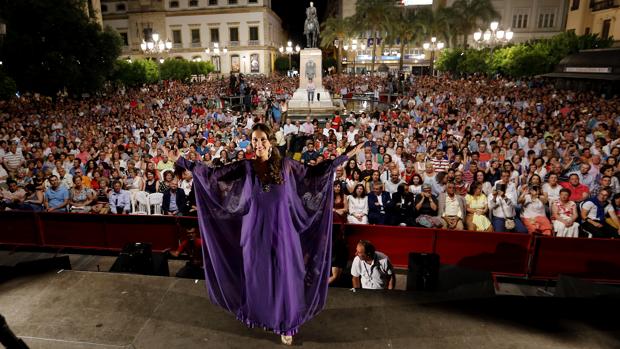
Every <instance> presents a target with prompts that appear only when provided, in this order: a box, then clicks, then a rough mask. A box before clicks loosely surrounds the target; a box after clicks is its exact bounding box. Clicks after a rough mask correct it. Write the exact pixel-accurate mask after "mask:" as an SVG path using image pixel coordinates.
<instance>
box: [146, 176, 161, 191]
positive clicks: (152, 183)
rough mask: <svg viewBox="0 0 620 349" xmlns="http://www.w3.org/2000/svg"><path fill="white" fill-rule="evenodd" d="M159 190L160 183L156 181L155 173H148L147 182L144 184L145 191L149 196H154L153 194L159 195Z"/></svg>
mask: <svg viewBox="0 0 620 349" xmlns="http://www.w3.org/2000/svg"><path fill="white" fill-rule="evenodd" d="M158 188H159V181H158V180H157V179H155V172H153V171H147V172H146V181H145V182H144V191H145V192H147V193H149V194H153V193H157V189H158Z"/></svg>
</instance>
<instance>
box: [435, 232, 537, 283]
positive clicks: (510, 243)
mask: <svg viewBox="0 0 620 349" xmlns="http://www.w3.org/2000/svg"><path fill="white" fill-rule="evenodd" d="M530 243H531V236H530V235H527V234H512V233H483V232H473V231H447V230H438V231H437V242H436V245H435V253H437V254H438V255H439V261H440V263H441V264H453V265H458V266H462V267H466V268H470V269H477V270H484V271H490V272H495V273H508V274H523V275H525V274H526V272H527V264H528V257H529V247H530Z"/></svg>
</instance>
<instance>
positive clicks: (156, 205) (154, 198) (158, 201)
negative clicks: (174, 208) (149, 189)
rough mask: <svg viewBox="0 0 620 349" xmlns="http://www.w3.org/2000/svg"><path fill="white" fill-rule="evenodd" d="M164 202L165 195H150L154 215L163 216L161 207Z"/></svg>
mask: <svg viewBox="0 0 620 349" xmlns="http://www.w3.org/2000/svg"><path fill="white" fill-rule="evenodd" d="M163 202H164V194H162V193H153V194H149V205H150V206H152V207H153V213H151V214H153V215H161V214H162V213H161V205H162V204H163Z"/></svg>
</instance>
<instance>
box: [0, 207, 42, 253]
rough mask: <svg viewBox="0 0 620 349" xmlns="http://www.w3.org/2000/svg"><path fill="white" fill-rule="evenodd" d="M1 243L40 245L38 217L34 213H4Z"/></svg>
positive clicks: (0, 218)
mask: <svg viewBox="0 0 620 349" xmlns="http://www.w3.org/2000/svg"><path fill="white" fill-rule="evenodd" d="M0 243H6V244H15V245H40V244H41V241H40V238H39V227H38V226H37V220H36V215H35V214H34V213H33V212H18V211H10V212H3V213H2V215H0Z"/></svg>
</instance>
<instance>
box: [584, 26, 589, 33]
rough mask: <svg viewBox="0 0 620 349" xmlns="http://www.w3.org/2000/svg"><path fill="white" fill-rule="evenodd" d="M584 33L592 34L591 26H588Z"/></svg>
mask: <svg viewBox="0 0 620 349" xmlns="http://www.w3.org/2000/svg"><path fill="white" fill-rule="evenodd" d="M584 34H585V35H589V34H590V27H586V30H585V33H584Z"/></svg>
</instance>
